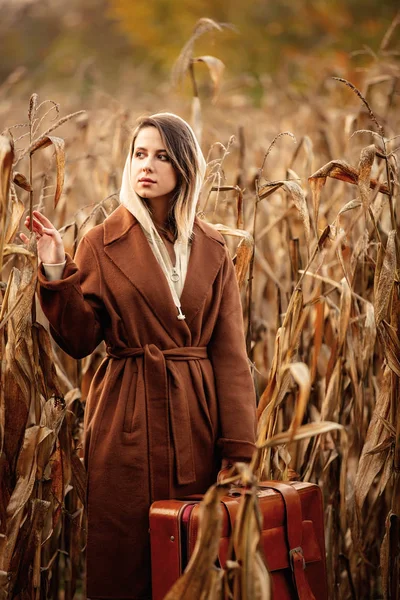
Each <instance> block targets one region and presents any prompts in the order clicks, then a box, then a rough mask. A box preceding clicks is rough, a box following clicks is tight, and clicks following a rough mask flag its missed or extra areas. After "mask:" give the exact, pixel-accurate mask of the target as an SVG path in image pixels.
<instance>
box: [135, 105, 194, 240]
mask: <svg viewBox="0 0 400 600" xmlns="http://www.w3.org/2000/svg"><path fill="white" fill-rule="evenodd" d="M144 127H155V128H156V129H157V130H158V131H159V133H160V136H161V139H162V140H163V143H164V145H165V149H166V151H167V154H168V157H169V159H170V161H171V163H172V166H173V167H174V169H175V172H176V174H177V177H178V182H177V186H176V191H175V194H174V196H173V199H172V202H171V207H170V211H169V215H168V226H169V227H170V228H171V230H172V232H173V234H174V236H175V237H176V238H177V237H180V238H181V240H182V241H183V242H184V243H187V242H188V241H189V239H190V238H191V236H192V232H193V222H194V217H195V214H196V206H197V201H198V196H199V193H200V189H201V185H202V182H203V178H204V172H205V161H204V157H203V154H202V152H201V149H200V147H199V144H198V142H197V140H196V137H195V135H194V133H193V131H192V129H191V127H190V126H189V125H188V124H187V123H186V121H184V120H183V119H181V118H180V117H178V116H177V115H174V114H172V113H157V114H155V115H151V116H149V117H148V116H142V117H140V118H139V119H138V120H137V122H136V126H135V129H134V131H133V136H132V143H131V148H130V156H131V158H132V156H133V151H134V146H135V141H136V138H137V136H138V133H139V131H140V130H141V129H143V128H144ZM146 207H147V209H148V210H149V206H148V205H147V204H146Z"/></svg>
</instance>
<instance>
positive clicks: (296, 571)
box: [150, 481, 328, 600]
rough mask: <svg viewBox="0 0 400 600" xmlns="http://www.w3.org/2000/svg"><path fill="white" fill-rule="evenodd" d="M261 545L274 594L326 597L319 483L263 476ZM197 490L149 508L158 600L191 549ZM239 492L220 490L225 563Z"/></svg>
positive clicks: (279, 597) (277, 597)
mask: <svg viewBox="0 0 400 600" xmlns="http://www.w3.org/2000/svg"><path fill="white" fill-rule="evenodd" d="M258 498H259V503H260V508H261V512H262V514H263V534H262V550H263V552H264V557H265V563H266V565H267V567H268V570H269V571H270V573H271V576H272V577H271V578H272V586H273V598H274V600H291V599H293V598H294V599H296V598H298V599H299V600H312V599H315V600H327V598H328V590H327V579H326V561H325V543H324V519H323V504H322V494H321V490H320V488H319V487H318V486H317V485H315V484H312V483H304V482H292V483H283V482H276V481H274V482H263V483H262V484H260V488H259V492H258ZM200 501H201V496H191V497H188V498H186V499H184V500H162V501H158V502H154V503H153V504H152V506H151V508H150V540H151V560H152V586H153V600H162V599H163V598H164V596H165V595H166V593H167V592H168V590H169V589H170V588H171V587H172V585H173V584H174V583H175V581H176V580H177V579H178V578H179V577H180V576H181V574H182V573H183V571H184V570H185V567H186V565H187V563H188V561H189V558H190V556H191V555H192V552H193V549H194V545H195V542H196V538H197V532H198V525H199V503H200ZM239 501H240V496H239V495H238V494H237V493H236V494H235V492H234V491H233V495H229V496H224V497H223V498H222V503H223V506H224V510H223V529H222V536H221V542H220V548H219V555H218V558H219V562H220V565H221V566H222V567H224V565H225V561H226V559H227V554H228V545H229V538H230V534H231V531H232V526H233V524H234V521H235V516H236V513H237V509H238V506H239Z"/></svg>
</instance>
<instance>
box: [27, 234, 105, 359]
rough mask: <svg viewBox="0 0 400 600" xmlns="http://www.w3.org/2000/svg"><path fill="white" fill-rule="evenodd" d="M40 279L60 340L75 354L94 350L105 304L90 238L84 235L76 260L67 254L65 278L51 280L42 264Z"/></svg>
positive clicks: (41, 295) (47, 312)
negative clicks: (102, 298)
mask: <svg viewBox="0 0 400 600" xmlns="http://www.w3.org/2000/svg"><path fill="white" fill-rule="evenodd" d="M38 282H39V290H38V295H39V300H40V304H41V306H42V309H43V312H44V314H45V315H46V317H47V319H48V320H49V323H50V332H51V335H52V336H53V338H54V339H55V341H56V342H57V344H58V345H59V346H60V347H61V348H62V349H63V350H64V351H65V352H67V354H69V355H70V356H73V357H74V358H83V357H84V356H87V355H88V354H90V353H91V352H93V350H94V349H95V348H96V347H97V346H98V344H99V343H100V342H101V340H102V339H103V328H102V313H104V306H103V303H102V300H101V275H100V268H99V264H98V260H97V257H96V255H95V252H94V250H93V247H92V244H91V243H90V241H89V240H88V239H86V238H85V237H84V238H82V240H81V242H80V244H79V246H78V249H77V251H76V254H75V261H74V260H72V258H71V257H70V256H69V255H68V254H66V264H65V267H64V271H63V274H62V278H61V279H58V280H55V281H49V280H48V279H47V278H46V276H45V271H44V268H43V265H40V267H39V272H38ZM103 318H104V315H103Z"/></svg>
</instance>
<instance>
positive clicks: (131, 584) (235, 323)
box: [39, 206, 255, 599]
mask: <svg viewBox="0 0 400 600" xmlns="http://www.w3.org/2000/svg"><path fill="white" fill-rule="evenodd" d="M39 283H40V301H41V305H42V307H43V310H44V312H45V314H46V316H47V317H48V319H49V321H50V324H51V332H52V335H53V337H54V339H55V340H56V342H57V343H58V344H59V346H61V348H63V349H64V350H65V351H66V352H67V353H68V354H70V355H71V356H74V357H76V358H79V357H83V356H86V355H87V354H89V353H91V352H92V351H93V350H94V349H95V348H96V346H97V345H98V344H99V343H100V341H101V340H103V339H104V340H105V342H106V345H107V356H106V358H105V359H104V361H103V362H102V364H101V365H100V367H99V369H98V371H97V373H96V375H95V377H94V379H93V382H92V385H91V389H90V392H89V397H88V400H87V408H86V413H85V439H84V442H85V464H86V468H87V471H88V489H87V500H88V543H87V595H88V596H89V597H90V598H113V599H122V598H129V599H133V598H135V599H136V598H148V597H150V593H151V592H150V589H149V578H150V574H149V565H150V559H149V539H148V516H147V515H148V509H149V506H150V504H151V502H152V501H153V500H158V499H166V498H171V497H182V496H185V495H187V494H193V493H202V492H205V490H206V489H207V488H208V487H209V486H210V485H211V484H212V483H213V482H214V481H215V476H216V472H217V470H218V468H219V466H220V461H221V458H228V459H237V460H240V459H243V460H249V459H250V457H251V455H252V452H253V449H254V435H255V396H254V387H253V382H252V379H251V374H250V370H249V366H248V361H247V357H246V351H245V344H244V336H243V320H242V310H241V304H240V297H239V292H238V287H237V283H236V279H235V272H234V268H233V264H232V260H231V258H230V256H229V253H228V251H227V248H226V246H225V244H224V240H223V238H222V236H221V235H220V234H219V233H218V232H217V231H216V230H215V229H214V228H213V227H212V226H210V225H208V224H206V223H204V222H202V221H200V220H198V219H197V218H196V220H195V225H194V239H193V244H192V250H191V256H190V262H189V266H188V273H187V277H186V281H185V286H184V289H183V292H182V296H181V302H182V310H183V313H184V314H185V315H186V320H183V321H182V320H178V319H177V310H176V307H175V305H174V303H173V300H172V296H171V293H170V290H169V287H168V284H167V281H166V279H165V275H164V273H163V272H162V270H161V267H160V266H159V264H158V262H157V260H156V258H155V257H154V255H153V252H152V251H151V249H150V246H149V243H148V241H147V239H146V237H145V235H144V234H143V232H142V229H141V227H140V225H139V224H138V222H137V221H136V219H135V218H134V217H133V216H132V215H131V213H130V212H129V211H128V210H127V209H125V208H124V207H123V206H120V207H118V208H117V209H116V210H115V211H114V212H113V213H112V214H111V215H110V216H109V217H108V218H107V219H106V220H105V222H104V223H103V224H102V225H99V226H97V227H94V228H93V229H92V230H91V231H89V232H88V233H87V234H86V235H85V237H84V238H83V239H82V241H81V243H80V245H79V247H78V250H77V253H76V257H75V262H74V261H73V260H72V259H71V258H70V257H69V256H67V264H66V267H65V270H64V273H63V278H62V279H61V280H58V281H54V282H50V281H47V279H46V278H45V276H44V274H43V271H42V270H40V272H39Z"/></svg>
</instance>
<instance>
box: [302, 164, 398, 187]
mask: <svg viewBox="0 0 400 600" xmlns="http://www.w3.org/2000/svg"><path fill="white" fill-rule="evenodd" d="M327 177H332V178H333V179H339V180H340V181H346V182H347V183H352V184H353V185H358V180H359V172H358V170H357V169H355V168H354V167H352V166H351V165H349V164H348V163H347V162H346V161H344V160H332V161H330V162H329V163H327V164H326V165H324V166H323V167H321V168H320V169H318V171H316V172H315V173H314V174H313V175H311V176H310V177H309V178H308V180H309V182H310V185H311V186H313V185H317V186H320V187H319V190H320V188H321V187H323V186H324V184H325V182H326V178H327ZM315 180H320V182H319V184H316V183H314V181H315ZM377 186H378V188H379V191H380V192H381V193H382V194H386V195H389V188H388V187H387V185H386V184H383V183H379V182H378V181H377V180H376V179H371V180H370V188H371V189H375V188H376V187H377ZM316 191H317V190H316Z"/></svg>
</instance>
